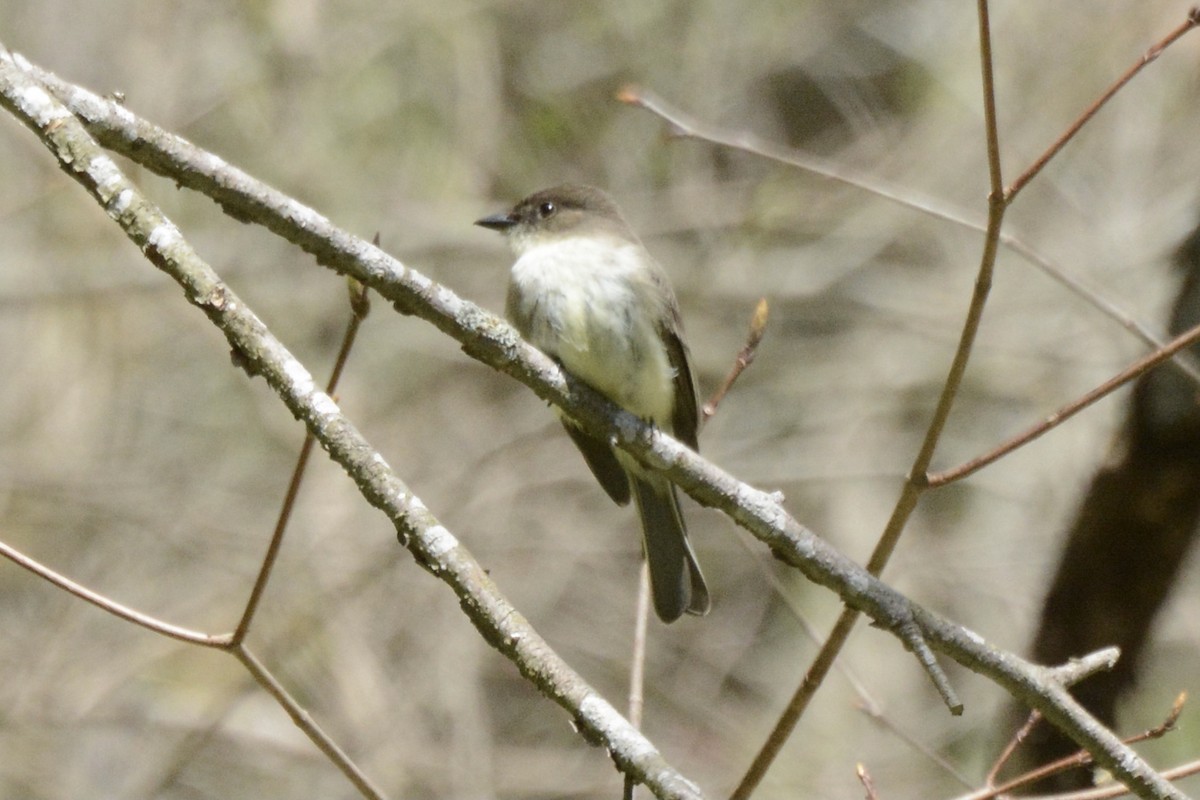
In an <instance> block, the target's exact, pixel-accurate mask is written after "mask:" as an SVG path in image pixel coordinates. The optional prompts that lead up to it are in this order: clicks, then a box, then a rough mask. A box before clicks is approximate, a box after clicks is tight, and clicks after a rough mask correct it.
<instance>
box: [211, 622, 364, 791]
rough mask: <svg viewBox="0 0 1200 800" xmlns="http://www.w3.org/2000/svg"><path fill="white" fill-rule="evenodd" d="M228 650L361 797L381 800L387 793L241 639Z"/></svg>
mask: <svg viewBox="0 0 1200 800" xmlns="http://www.w3.org/2000/svg"><path fill="white" fill-rule="evenodd" d="M229 651H230V652H231V653H233V655H234V656H235V657H236V658H237V660H238V661H240V662H242V665H243V666H244V667H245V668H246V669H247V670H248V671H249V672H250V674H251V675H253V676H254V680H255V681H257V682H258V685H259V686H262V687H263V688H264V689H266V690H267V692H268V693H269V694H270V695H271V696H272V697H274V698H275V702H277V703H279V705H280V706H282V707H283V709H284V710H285V711H287V713H288V716H290V717H291V718H292V722H294V723H296V727H297V728H299V729H300V730H302V731H304V734H305V735H306V736H308V738H309V740H310V741H311V742H312V743H313V744H315V745H316V746H317V747H318V748H319V749H320V751H321V752H322V753H324V754H325V757H326V758H328V759H329V760H330V761H332V762H333V764H334V765H335V766H336V767H337V768H338V769H339V770H341V772H342V774H343V775H345V776H346V777H347V778H348V779H349V780H350V782H351V783H353V784H354V787H355V788H356V789H358V791H359V792H360V793H361V794H362V796H363V797H366V798H369V799H370V800H384V798H386V797H387V795H386V794H384V792H383V791H382V790H381V789H380V788H379V787H378V786H376V785H375V784H373V783H372V782H371V779H370V778H368V777H367V776H366V775H365V774H364V773H363V771H362V770H361V769H359V768H358V765H357V764H355V763H354V762H353V761H351V760H350V757H349V756H348V755H346V753H345V751H343V750H342V748H340V747H338V746H337V743H336V742H335V741H333V739H331V738H330V736H329V734H327V733H325V731H324V730H322V729H321V726H320V725H318V724H317V722H316V720H314V719H313V718H312V715H311V714H309V713H308V712H307V711H306V710H304V708H303V707H302V706H301V705H300V704H299V703H297V702H296V699H295V698H294V697H292V695H291V693H290V692H288V690H287V689H285V688H284V686H283V684H281V683H280V682H279V680H278V679H276V677H275V676H274V675H273V674H271V671H270V670H268V669H267V668H266V667H265V666H264V665H263V663H262V662H261V661H259V660H258V658H257V657H255V655H254V654H253V653H252V652H250V650H248V649H247V648H246V645H245V644H244V643H238V644H236V645H233V646H231V647H230V648H229Z"/></svg>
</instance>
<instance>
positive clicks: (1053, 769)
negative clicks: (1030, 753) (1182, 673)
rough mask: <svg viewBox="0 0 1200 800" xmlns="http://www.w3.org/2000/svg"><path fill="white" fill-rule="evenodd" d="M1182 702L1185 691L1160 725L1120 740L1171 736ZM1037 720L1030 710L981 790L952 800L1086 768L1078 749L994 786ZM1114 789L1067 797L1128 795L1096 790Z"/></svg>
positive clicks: (977, 799)
mask: <svg viewBox="0 0 1200 800" xmlns="http://www.w3.org/2000/svg"><path fill="white" fill-rule="evenodd" d="M1185 703H1187V692H1180V693H1179V694H1178V695H1177V696H1176V697H1175V702H1174V703H1172V705H1171V709H1170V710H1169V711H1168V712H1167V715H1166V716H1165V717H1164V718H1163V721H1162V722H1160V723H1159V724H1158V725H1156V726H1154V727H1153V728H1150V729H1148V730H1145V731H1142V732H1141V733H1137V734H1134V735H1133V736H1129V737H1126V738H1125V739H1122V741H1123V742H1125V743H1126V744H1136V743H1138V742H1144V741H1147V740H1149V739H1158V738H1160V737H1163V736H1166V735H1167V734H1168V733H1171V732H1172V731H1174V730H1175V729H1176V728H1175V724H1176V723H1177V722H1178V721H1179V715H1180V714H1182V713H1183V707H1184V704H1185ZM1041 718H1042V717H1041V715H1040V714H1039V713H1037V712H1036V711H1034V712H1033V713H1031V714H1030V715H1029V718H1028V719H1027V720H1026V721H1025V723H1024V724H1023V725H1022V726H1021V727H1020V729H1019V730H1018V731H1017V732H1016V734H1014V735H1013V737H1012V739H1010V740H1009V742H1008V744H1007V745H1006V746H1005V748H1004V750H1003V751H1002V753H1001V755H1000V758H999V759H997V761H996V764H995V765H993V767H992V769H991V770H989V772H988V777H987V782H986V784H985V787H984V788H983V789H981V790H979V791H977V792H972V793H970V794H966V795H962V796H961V797H958V798H956V799H955V800H993V798H997V797H1000V796H1002V795H1007V794H1009V793H1010V792H1013V791H1017V790H1019V789H1023V788H1025V787H1028V786H1031V785H1033V784H1035V783H1037V782H1038V781H1040V780H1044V779H1045V778H1048V777H1050V776H1051V775H1056V774H1058V773H1060V772H1066V771H1067V770H1070V769H1078V768H1080V767H1086V766H1089V765H1090V764H1092V763H1093V760H1092V757H1091V754H1089V753H1088V752H1086V751H1084V750H1080V751H1078V752H1076V753H1073V754H1071V755H1069V756H1066V757H1064V758H1060V759H1058V760H1056V761H1053V762H1051V763H1049V764H1044V765H1042V766H1040V767H1037V768H1035V769H1031V770H1029V771H1028V772H1025V773H1023V774H1021V775H1018V776H1016V777H1014V778H1012V779H1011V780H1007V781H1005V782H1003V783H1001V784H997V783H996V782H995V781H996V775H997V774H998V773H999V771H1000V769H1001V768H1002V767H1003V766H1004V764H1005V763H1006V762H1007V761H1008V759H1009V758H1010V757H1011V756H1012V754H1013V752H1014V751H1015V750H1016V748H1017V747H1018V746H1019V745H1020V744H1021V742H1023V741H1024V740H1025V738H1026V737H1027V736H1028V735H1029V733H1030V732H1031V731H1032V730H1033V728H1034V726H1035V725H1037V723H1038V722H1040V721H1041ZM1168 773H1170V774H1171V779H1172V780H1176V779H1178V778H1180V777H1183V776H1184V775H1187V774H1192V772H1183V773H1178V772H1173V771H1168V770H1164V771H1163V774H1164V775H1167V774H1168ZM1114 789H1115V790H1116V792H1115V793H1114V794H1101V795H1093V794H1092V793H1093V792H1094V791H1096V790H1091V789H1089V790H1086V791H1083V792H1072V793H1070V795H1068V796H1070V797H1076V796H1081V795H1083V796H1094V797H1101V796H1102V797H1117V796H1120V795H1121V794H1126V793H1128V790H1127V789H1126V788H1125V787H1124V786H1120V785H1119V784H1118V785H1117V786H1115V787H1114V786H1108V787H1102V789H1101V790H1100V791H1102V792H1111V791H1113V790H1114ZM1042 800H1045V798H1042Z"/></svg>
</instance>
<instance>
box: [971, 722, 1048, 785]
mask: <svg viewBox="0 0 1200 800" xmlns="http://www.w3.org/2000/svg"><path fill="white" fill-rule="evenodd" d="M1041 720H1042V714H1041V712H1039V711H1037V710H1036V709H1034V710H1033V711H1030V712H1029V716H1028V717H1026V719H1025V723H1024V724H1023V725H1022V726H1021V727H1020V728H1017V732H1016V733H1014V734H1013V735H1012V738H1011V739H1009V740H1008V743H1007V744H1005V745H1004V749H1003V750H1001V751H1000V755H999V756H997V758H996V761H995V763H993V764H992V768H991V769H989V770H988V774H987V777H986V778H985V779H984V785H985V786H987V787H989V788H991V787H994V786H995V785H996V777H997V776H998V775H999V774H1000V770H1002V769H1004V765H1005V764H1007V763H1008V762H1009V761H1011V760H1012V757H1013V754H1014V753H1016V752H1017V748H1018V747H1020V746H1021V744H1022V742H1024V741H1025V740H1026V739H1027V738H1029V734H1031V733H1033V729H1034V728H1035V727H1037V724H1038V723H1039V722H1041Z"/></svg>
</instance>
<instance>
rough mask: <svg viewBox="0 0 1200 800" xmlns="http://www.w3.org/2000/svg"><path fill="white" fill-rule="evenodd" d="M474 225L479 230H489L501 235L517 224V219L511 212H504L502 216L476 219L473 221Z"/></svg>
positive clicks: (493, 215) (494, 215) (495, 215)
mask: <svg viewBox="0 0 1200 800" xmlns="http://www.w3.org/2000/svg"><path fill="white" fill-rule="evenodd" d="M475 224H476V225H478V226H479V227H481V228H489V229H491V230H493V231H500V232H501V233H503V232H504V231H506V230H508V229H509V228H511V227H512V226H513V225H516V224H517V218H516V217H514V216H513V215H512V213H511V212H508V211H506V212H504V213H503V214H492V215H491V216H487V217H484V218H483V219H477V220H475Z"/></svg>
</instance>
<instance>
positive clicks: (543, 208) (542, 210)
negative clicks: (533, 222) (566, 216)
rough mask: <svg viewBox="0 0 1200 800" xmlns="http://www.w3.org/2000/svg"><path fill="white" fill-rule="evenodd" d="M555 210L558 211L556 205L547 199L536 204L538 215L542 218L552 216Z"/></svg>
mask: <svg viewBox="0 0 1200 800" xmlns="http://www.w3.org/2000/svg"><path fill="white" fill-rule="evenodd" d="M555 211H558V206H556V205H554V203H551V202H550V201H548V200H547V201H546V202H545V203H542V204H541V205H540V206H538V216H539V217H541V218H542V219H548V218H550V217H552V216H554V212H555Z"/></svg>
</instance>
